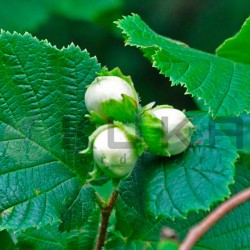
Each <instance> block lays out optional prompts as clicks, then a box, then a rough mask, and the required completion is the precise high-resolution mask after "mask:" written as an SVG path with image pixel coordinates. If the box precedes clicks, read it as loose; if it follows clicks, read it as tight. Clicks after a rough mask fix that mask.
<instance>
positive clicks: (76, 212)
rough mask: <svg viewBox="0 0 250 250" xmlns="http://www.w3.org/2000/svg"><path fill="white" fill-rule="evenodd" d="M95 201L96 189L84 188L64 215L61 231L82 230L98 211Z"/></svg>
mask: <svg viewBox="0 0 250 250" xmlns="http://www.w3.org/2000/svg"><path fill="white" fill-rule="evenodd" d="M95 199H96V197H95V191H94V189H93V188H92V187H91V186H90V185H87V186H83V187H82V188H81V190H80V192H79V195H78V196H77V197H76V199H75V200H74V202H72V204H71V206H70V207H69V208H68V209H67V211H66V212H65V213H64V214H63V216H62V223H61V225H60V230H61V231H65V230H66V231H70V230H71V229H73V228H80V227H81V226H82V225H84V224H85V222H87V220H88V218H89V216H90V215H91V214H92V213H93V211H94V210H95V209H96V206H97V205H96V202H95Z"/></svg>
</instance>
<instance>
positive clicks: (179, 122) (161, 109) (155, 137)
mask: <svg viewBox="0 0 250 250" xmlns="http://www.w3.org/2000/svg"><path fill="white" fill-rule="evenodd" d="M141 121H142V122H141V132H142V136H143V138H144V140H145V142H146V144H147V146H148V150H149V151H151V152H152V153H155V154H159V155H165V156H171V155H176V154H179V153H182V152H183V151H185V150H186V149H187V147H188V146H189V144H190V141H191V136H192V133H193V130H194V126H193V124H192V123H191V122H190V121H189V120H188V118H187V117H186V116H185V114H184V113H183V112H181V111H180V110H178V109H174V108H172V107H171V106H167V105H160V106H156V107H155V108H153V109H151V110H148V111H146V112H145V113H143V114H142V117H141Z"/></svg>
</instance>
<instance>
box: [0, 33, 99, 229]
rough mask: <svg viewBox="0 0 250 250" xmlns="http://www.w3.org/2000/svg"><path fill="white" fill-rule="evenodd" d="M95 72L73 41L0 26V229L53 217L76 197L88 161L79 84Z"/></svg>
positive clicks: (41, 223)
mask: <svg viewBox="0 0 250 250" xmlns="http://www.w3.org/2000/svg"><path fill="white" fill-rule="evenodd" d="M98 71H100V65H99V64H98V63H97V61H96V59H95V58H90V57H89V55H88V53H87V52H86V51H81V50H80V49H79V48H78V47H75V46H74V45H71V46H69V47H68V48H63V49H62V50H58V49H57V48H55V47H52V46H51V45H50V44H49V43H48V42H46V41H42V42H40V41H38V40H37V39H35V38H33V37H31V36H30V35H29V34H25V35H24V36H21V35H19V34H16V33H15V34H13V35H12V34H10V33H5V32H3V33H1V35H0V75H1V78H0V154H1V157H0V166H1V168H0V183H1V186H0V199H1V203H0V229H4V228H7V229H14V230H20V229H23V228H27V227H31V226H39V227H40V226H44V225H47V224H53V223H55V222H58V221H60V219H61V218H60V217H61V215H62V214H63V213H64V212H65V211H66V210H67V209H68V208H69V207H71V205H72V203H73V202H74V201H75V199H77V197H78V195H79V192H80V190H81V187H82V186H83V184H84V182H85V178H86V175H87V173H88V170H89V167H90V166H89V165H90V164H89V160H88V159H86V158H84V156H82V155H81V154H79V151H81V150H82V149H84V148H85V146H86V145H87V136H88V135H89V131H90V130H91V129H92V126H90V125H89V122H88V121H87V120H86V118H85V117H84V116H85V114H86V108H85V104H84V93H85V86H86V85H87V84H90V83H91V82H92V81H93V80H94V78H95V76H96V72H98ZM87 202H89V201H87Z"/></svg>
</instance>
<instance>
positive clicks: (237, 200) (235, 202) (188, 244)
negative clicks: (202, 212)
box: [179, 188, 250, 250]
mask: <svg viewBox="0 0 250 250" xmlns="http://www.w3.org/2000/svg"><path fill="white" fill-rule="evenodd" d="M249 199H250V188H247V189H245V190H243V191H241V192H239V193H238V194H236V195H234V196H233V197H231V198H230V199H229V200H227V201H226V202H224V203H222V204H221V205H220V206H219V207H218V208H216V209H215V210H214V211H213V212H212V213H210V214H209V215H208V216H207V217H205V218H204V219H203V220H202V221H201V222H200V223H199V224H198V225H196V226H195V227H193V228H191V229H190V230H189V232H188V234H187V236H186V238H185V239H184V240H183V242H182V244H181V246H180V248H179V250H190V249H191V248H192V247H193V246H194V244H195V243H196V242H197V241H198V240H199V239H200V238H201V237H202V236H203V235H204V234H205V233H206V232H207V231H208V230H209V229H210V228H211V227H212V226H213V225H214V224H215V223H216V222H217V221H219V220H220V219H221V218H222V217H224V216H225V215H226V214H227V213H229V212H230V211H231V210H233V209H234V208H236V207H237V206H239V205H241V204H242V203H244V202H246V201H248V200H249Z"/></svg>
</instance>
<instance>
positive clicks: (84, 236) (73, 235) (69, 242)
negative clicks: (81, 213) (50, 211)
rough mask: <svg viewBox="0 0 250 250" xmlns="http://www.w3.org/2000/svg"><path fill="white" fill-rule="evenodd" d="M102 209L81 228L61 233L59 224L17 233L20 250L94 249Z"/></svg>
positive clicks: (93, 214)
mask: <svg viewBox="0 0 250 250" xmlns="http://www.w3.org/2000/svg"><path fill="white" fill-rule="evenodd" d="M99 215H100V211H98V210H95V211H94V212H93V213H92V215H91V216H90V217H89V219H88V221H87V223H86V224H85V225H84V227H83V228H81V229H79V230H72V231H71V232H69V233H66V232H64V233H60V232H58V230H57V228H58V225H54V226H46V227H44V228H41V229H33V228H31V229H28V230H26V231H24V232H20V233H17V234H16V237H17V241H18V246H19V249H20V250H27V249H33V250H51V249H53V250H82V249H86V250H88V249H93V247H94V245H95V238H96V235H97V233H98V225H99Z"/></svg>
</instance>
